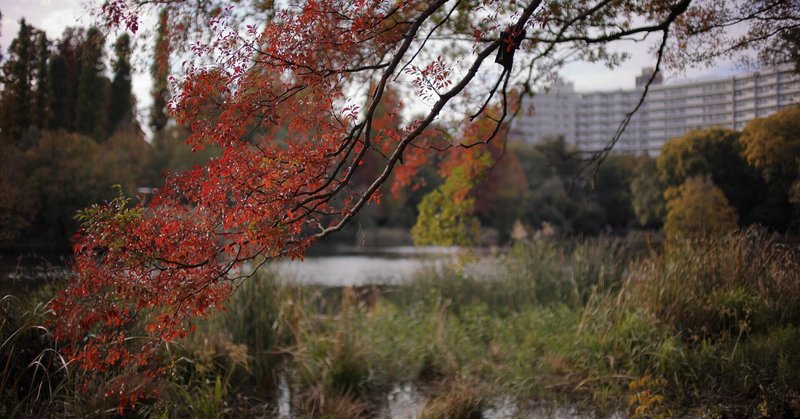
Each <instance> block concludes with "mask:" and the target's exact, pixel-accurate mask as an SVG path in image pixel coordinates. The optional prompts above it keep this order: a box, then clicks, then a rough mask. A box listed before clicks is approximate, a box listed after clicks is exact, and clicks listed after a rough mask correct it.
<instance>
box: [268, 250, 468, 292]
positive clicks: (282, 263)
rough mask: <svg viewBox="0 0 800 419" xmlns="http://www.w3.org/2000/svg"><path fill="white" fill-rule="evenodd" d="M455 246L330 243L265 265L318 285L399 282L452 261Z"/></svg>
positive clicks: (292, 279)
mask: <svg viewBox="0 0 800 419" xmlns="http://www.w3.org/2000/svg"><path fill="white" fill-rule="evenodd" d="M461 251H462V250H461V249H459V248H455V247H413V246H395V247H370V248H365V247H351V246H334V247H329V248H323V249H318V250H316V251H312V252H311V253H310V255H309V256H306V257H305V259H303V260H288V259H282V260H278V261H275V262H272V263H271V264H270V265H269V269H270V270H271V271H273V272H275V273H276V274H277V275H278V277H279V278H281V279H283V280H285V281H286V282H288V283H292V284H303V285H321V286H328V287H334V286H361V285H399V284H403V283H406V282H408V281H410V280H412V279H413V278H414V275H415V273H417V272H419V271H420V270H423V269H437V268H440V267H442V266H443V264H445V263H448V262H451V261H455V260H457V258H458V255H459V253H460V252H461Z"/></svg>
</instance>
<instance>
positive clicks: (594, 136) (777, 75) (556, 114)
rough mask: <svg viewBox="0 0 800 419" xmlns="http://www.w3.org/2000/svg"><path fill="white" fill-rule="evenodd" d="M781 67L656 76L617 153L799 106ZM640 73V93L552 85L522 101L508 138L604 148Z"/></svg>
mask: <svg viewBox="0 0 800 419" xmlns="http://www.w3.org/2000/svg"><path fill="white" fill-rule="evenodd" d="M792 70H793V69H792V67H791V66H788V65H786V66H780V67H777V68H771V69H765V70H762V71H759V72H751V73H746V74H741V75H736V76H733V77H727V78H718V79H709V80H702V81H690V82H681V83H675V84H663V83H662V81H661V79H660V77H658V75H656V77H655V79H654V82H653V84H652V85H651V86H650V91H649V92H648V94H647V97H646V98H645V99H644V102H643V103H642V106H641V107H640V108H639V111H638V112H637V113H636V114H634V115H633V117H632V118H631V120H630V122H629V124H628V126H627V128H626V129H625V131H624V133H623V134H622V135H621V136H620V138H619V141H618V143H617V144H616V145H615V147H614V150H613V151H614V152H615V153H619V154H648V155H651V156H656V155H658V152H659V150H660V149H661V146H663V145H664V143H665V142H666V141H667V140H669V139H670V138H674V137H678V136H681V135H683V134H684V133H686V132H687V131H689V130H691V129H695V128H706V127H713V126H718V127H725V128H730V129H734V130H737V131H739V130H741V129H742V128H744V126H745V125H746V124H747V123H748V122H749V121H751V120H753V119H755V118H761V117H765V116H767V115H770V114H772V113H774V112H776V111H778V110H779V109H781V108H783V107H786V106H790V105H792V104H800V76H798V75H797V74H795V73H794V72H793V71H792ZM652 71H653V70H652V69H644V70H643V71H642V74H641V75H640V76H639V77H637V78H636V79H637V80H636V84H637V87H635V88H633V89H620V90H614V91H597V92H576V91H575V89H574V86H573V84H572V83H570V82H566V81H563V80H559V81H556V82H555V83H554V84H553V85H552V86H551V87H550V88H549V89H546V90H542V91H540V92H539V93H537V94H536V95H535V96H534V97H533V98H532V99H530V100H529V101H528V102H527V103H526V105H525V106H526V108H523V111H525V110H527V108H530V109H531V110H532V113H527V112H523V113H521V114H520V115H519V116H518V117H517V119H516V120H515V121H514V122H513V123H512V126H511V133H510V135H511V137H510V138H511V139H512V140H518V141H525V142H530V143H536V142H539V141H542V140H543V139H544V138H547V137H554V136H563V137H564V139H565V140H566V141H567V143H569V144H573V145H575V146H577V147H578V148H579V149H581V150H584V151H586V152H596V151H599V150H602V149H603V148H604V147H606V146H607V145H608V144H609V141H611V139H612V138H614V136H615V134H616V132H617V130H618V129H619V127H620V124H621V123H622V121H623V120H624V119H625V116H626V115H627V114H628V113H630V112H631V111H632V110H633V109H634V108H635V107H636V105H637V103H638V102H639V101H640V99H641V97H642V94H643V93H644V85H645V84H646V81H647V80H649V79H650V76H651V75H652Z"/></svg>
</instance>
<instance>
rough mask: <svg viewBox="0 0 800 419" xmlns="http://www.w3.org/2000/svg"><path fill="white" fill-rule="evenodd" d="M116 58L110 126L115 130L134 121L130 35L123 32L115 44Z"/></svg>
mask: <svg viewBox="0 0 800 419" xmlns="http://www.w3.org/2000/svg"><path fill="white" fill-rule="evenodd" d="M114 52H115V54H116V59H115V60H114V63H113V64H112V66H113V69H114V80H113V81H112V82H111V104H110V110H109V113H110V115H109V121H110V125H111V126H110V128H111V131H112V132H113V131H114V130H116V129H117V128H118V127H119V126H120V124H122V125H127V124H130V123H131V122H132V121H133V98H132V94H131V64H130V55H131V48H130V37H129V36H128V34H123V35H122V36H120V37H119V38H118V39H117V42H116V43H115V44H114Z"/></svg>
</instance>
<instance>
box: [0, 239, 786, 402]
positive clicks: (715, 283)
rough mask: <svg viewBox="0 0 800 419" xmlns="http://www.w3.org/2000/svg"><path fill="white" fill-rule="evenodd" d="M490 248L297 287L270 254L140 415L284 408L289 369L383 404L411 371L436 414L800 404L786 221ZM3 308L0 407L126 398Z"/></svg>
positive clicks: (298, 386)
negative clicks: (390, 282)
mask: <svg viewBox="0 0 800 419" xmlns="http://www.w3.org/2000/svg"><path fill="white" fill-rule="evenodd" d="M483 263H484V264H483V265H479V264H476V263H475V262H474V259H473V260H472V261H470V260H469V259H461V260H460V261H459V262H456V263H454V264H453V265H447V266H439V267H437V268H435V269H434V268H432V269H430V270H426V271H423V272H421V273H420V274H419V276H418V277H416V278H414V280H413V281H412V282H411V283H410V284H408V285H402V286H394V287H389V286H381V287H362V288H321V287H314V286H288V285H285V284H281V283H280V282H279V279H278V278H275V276H274V275H273V274H270V273H268V272H259V273H258V274H257V275H256V276H254V277H253V278H250V279H248V280H247V281H245V282H244V283H243V284H242V286H241V287H240V288H239V289H238V290H237V292H236V293H235V294H234V296H233V298H232V299H231V301H230V302H229V305H228V309H227V310H226V311H225V312H222V313H219V314H218V315H215V316H213V317H211V318H209V319H207V320H206V321H204V322H202V323H200V324H198V329H197V333H195V334H194V335H193V336H191V337H189V338H187V339H186V340H184V341H182V342H181V343H180V345H176V346H171V347H170V348H169V352H168V355H169V356H167V357H165V359H166V360H167V361H169V362H170V364H169V365H171V366H172V370H171V371H172V374H171V376H170V377H169V379H168V380H167V381H166V382H163V383H161V384H158V385H160V386H161V390H162V391H161V392H160V396H159V399H158V400H149V401H144V402H143V403H141V404H140V405H139V406H138V410H137V411H136V413H137V414H139V415H151V416H159V415H161V416H171V417H182V416H193V417H201V416H202V417H225V416H242V415H245V416H248V415H249V416H274V415H275V414H276V413H277V405H278V394H279V393H280V391H279V389H278V383H279V382H283V383H286V384H287V385H288V388H283V389H281V390H282V391H288V392H289V393H290V394H291V408H290V412H289V413H290V414H291V415H292V416H297V417H332V418H335V417H348V418H350V417H374V416H375V415H377V414H378V412H379V407H380V405H381V403H382V402H383V401H384V400H385V399H386V397H387V394H389V392H390V391H391V389H392V388H396V387H397V386H398V385H400V384H408V383H411V384H412V385H413V386H414V387H415V388H418V389H420V391H421V392H422V393H423V394H424V395H425V396H426V398H427V402H425V408H424V409H422V415H423V417H480V415H482V414H484V413H485V412H487V411H488V410H487V409H491V408H492V406H493V405H494V404H496V402H497V400H507V401H508V400H510V402H509V403H512V404H513V405H514V406H515V409H516V410H515V411H517V412H519V413H520V414H521V415H524V414H525V412H526V410H525V409H527V408H534V409H537V408H539V407H541V405H542V404H543V403H544V404H546V405H547V404H555V405H558V404H568V405H569V406H570V408H569V410H568V411H570V412H573V413H575V412H577V411H580V410H581V409H587V410H589V411H590V412H591V413H594V414H599V415H603V414H607V413H610V412H622V411H625V412H626V413H628V414H629V415H631V416H636V417H656V416H658V415H683V414H687V413H688V414H693V415H711V416H721V415H732V414H733V415H737V414H745V415H766V416H780V415H792V414H794V415H795V416H797V415H800V409H797V408H796V407H798V406H800V324H798V323H799V322H800V305H798V304H797V302H798V301H800V270H799V269H798V267H800V266H798V264H799V263H800V256H798V249H797V247H793V246H790V245H787V244H784V243H783V242H781V240H780V239H779V238H778V237H775V236H771V235H769V234H766V233H764V232H761V231H758V230H746V231H742V232H738V233H735V234H732V235H730V236H727V237H723V238H715V239H703V240H694V241H684V242H670V243H668V244H666V245H665V246H664V247H663V248H644V249H643V248H637V247H632V246H631V245H629V244H626V242H625V241H622V240H616V239H605V238H602V239H591V240H582V241H574V242H557V241H548V240H536V241H533V242H529V243H521V244H518V245H516V246H515V247H513V248H512V249H510V250H509V251H508V252H507V253H505V254H503V255H501V256H498V257H496V258H494V259H490V260H489V261H488V262H486V261H484V262H483ZM37 299H38V300H42V298H41V297H35V298H32V301H33V300H37ZM44 301H46V299H44ZM12 302H13V304H12ZM0 308H2V309H3V310H4V312H3V314H4V315H5V317H4V318H5V320H4V321H3V323H2V328H0V331H1V332H2V333H3V336H4V338H3V339H4V342H6V343H4V344H3V346H2V347H0V355H2V357H3V358H2V360H3V362H4V364H3V366H4V368H5V370H3V374H4V375H3V376H2V378H3V386H2V390H3V393H2V397H3V407H2V409H4V410H0V416H3V417H6V416H12V417H13V416H15V415H16V416H17V417H26V416H37V415H38V416H53V415H55V416H58V415H65V414H66V415H78V416H85V415H87V414H89V415H91V414H100V413H102V412H109V411H110V412H113V408H114V406H113V405H112V406H109V405H108V403H107V402H106V401H104V399H103V398H102V397H96V396H94V395H93V394H92V393H91V392H90V394H86V393H80V392H77V391H76V390H75V389H76V387H77V386H76V383H78V382H79V381H80V380H79V379H78V378H79V377H75V375H74V374H75V373H74V372H72V371H70V370H69V368H65V365H64V363H63V362H62V361H59V359H58V357H57V351H55V348H53V346H52V342H49V341H48V339H49V337H48V334H47V331H46V329H43V328H41V327H40V325H41V324H44V323H43V319H44V318H46V316H47V314H46V313H47V309H46V305H39V306H37V305H36V304H32V303H30V304H29V303H25V304H22V305H20V304H17V300H13V299H11V298H8V299H5V300H2V301H0ZM15 331H16V332H15ZM36 342H38V343H36ZM37 345H38V346H37ZM21 348H31V349H30V351H28V349H25V350H23V349H21ZM37 356H38V358H37ZM26 377H27V378H26ZM44 377H47V379H45V378H44ZM106 378H107V379H113V380H120V379H121V378H120V377H115V376H113V374H111V375H110V376H109V377H106ZM129 378H130V377H129ZM12 379H13V380H17V381H13V380H12ZM130 379H133V378H130ZM23 384H24V385H23ZM94 385H95V387H96V388H103V387H102V383H95V384H94ZM33 388H36V389H37V390H36V391H33V390H32V389H33ZM532 401H533V402H532ZM503 403H506V402H503ZM501 404H502V403H501Z"/></svg>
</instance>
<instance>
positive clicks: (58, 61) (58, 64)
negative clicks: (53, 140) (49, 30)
mask: <svg viewBox="0 0 800 419" xmlns="http://www.w3.org/2000/svg"><path fill="white" fill-rule="evenodd" d="M49 73H50V74H49V79H50V84H49V90H50V91H49V93H48V95H47V97H48V102H49V103H48V108H50V115H49V120H48V123H47V127H48V128H50V129H51V130H58V129H68V128H69V126H70V125H71V124H70V117H69V103H70V100H69V99H70V97H69V94H70V86H69V67H68V63H67V58H66V57H65V56H64V55H63V54H61V53H57V54H53V56H52V57H51V58H50V66H49Z"/></svg>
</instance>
